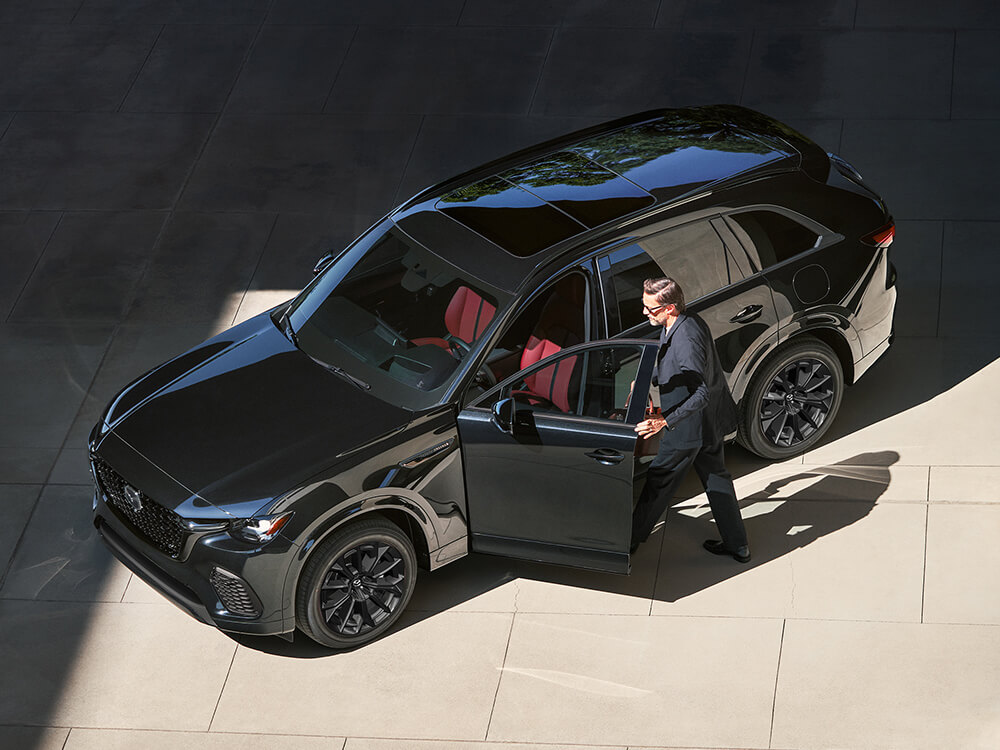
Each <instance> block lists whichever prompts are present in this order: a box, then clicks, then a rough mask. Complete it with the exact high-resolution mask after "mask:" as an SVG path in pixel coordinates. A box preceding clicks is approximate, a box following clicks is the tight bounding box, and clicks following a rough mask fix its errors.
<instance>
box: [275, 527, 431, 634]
mask: <svg viewBox="0 0 1000 750" xmlns="http://www.w3.org/2000/svg"><path fill="white" fill-rule="evenodd" d="M416 581H417V558H416V554H415V553H414V550H413V544H412V542H410V540H409V538H408V537H407V536H406V534H404V533H403V531H402V530H401V529H400V528H399V527H398V526H396V525H395V524H394V523H391V522H390V521H388V520H385V519H382V518H372V519H368V520H362V521H357V522H356V523H353V524H351V525H349V526H345V527H344V528H342V529H340V530H339V531H336V532H334V534H333V535H332V536H330V537H328V538H327V539H326V540H325V541H324V542H323V543H322V544H321V545H320V546H319V548H318V549H317V550H316V551H315V552H314V553H313V555H312V556H311V557H310V558H309V561H308V562H307V563H306V566H305V568H304V569H303V571H302V575H301V577H300V579H299V586H298V593H297V595H296V600H295V616H296V622H297V625H298V627H299V629H300V630H302V632H303V633H305V634H306V635H308V636H309V637H310V638H312V639H313V640H314V641H316V642H317V643H321V644H322V645H324V646H329V647H331V648H338V649H343V648H352V647H354V646H359V645H361V644H362V643H367V642H368V641H371V640H374V639H375V638H378V637H379V636H380V635H382V634H383V633H385V632H386V631H387V630H388V629H389V628H391V627H392V625H393V623H395V622H396V620H398V619H399V616H400V615H401V614H402V613H403V610H404V609H406V605H407V603H409V601H410V596H411V595H412V594H413V589H414V587H415V585H416Z"/></svg>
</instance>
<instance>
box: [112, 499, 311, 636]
mask: <svg viewBox="0 0 1000 750" xmlns="http://www.w3.org/2000/svg"><path fill="white" fill-rule="evenodd" d="M94 526H95V527H96V528H97V530H98V532H99V533H100V535H101V538H102V539H103V540H104V543H105V544H106V545H107V546H108V548H109V549H110V550H111V552H112V553H113V554H114V556H115V557H117V558H118V559H119V560H120V561H121V562H122V563H123V564H124V565H125V566H126V567H127V568H128V569H129V570H131V571H132V572H133V573H135V574H136V575H137V576H139V577H140V578H141V579H142V580H144V581H145V582H146V583H148V584H149V585H150V586H152V587H153V588H154V589H156V590H157V591H158V592H159V593H160V594H162V595H163V596H164V597H166V598H167V599H168V600H169V601H171V602H173V603H174V604H175V605H177V606H178V607H180V608H181V609H182V610H184V611H185V612H187V613H188V614H189V615H191V616H192V617H194V618H195V619H197V620H200V621H201V622H204V623H206V624H208V625H214V626H215V627H217V628H219V629H220V630H224V631H227V632H231V633H243V634H247V635H281V634H283V633H288V632H291V631H292V630H294V628H295V618H294V610H293V608H292V607H291V603H290V602H286V601H285V600H284V597H283V591H282V589H283V585H284V580H285V573H286V571H287V568H288V561H289V560H290V559H291V556H292V555H293V554H294V551H295V549H296V547H295V545H293V544H292V543H291V542H288V541H287V540H285V539H284V538H283V537H281V536H280V535H279V536H278V537H276V538H275V539H274V540H273V541H272V542H271V543H270V544H269V545H268V546H267V547H264V548H257V549H253V548H250V547H249V546H248V545H246V544H241V543H240V542H238V541H236V540H233V539H231V538H230V537H229V536H228V535H227V534H225V533H221V534H220V533H215V534H211V533H209V534H202V535H198V536H197V537H196V538H194V539H189V540H188V541H187V543H186V544H185V554H184V556H183V559H182V560H178V559H173V558H171V557H170V556H169V555H166V554H163V553H162V552H160V551H159V550H158V549H156V548H155V547H153V546H152V545H150V544H148V543H147V542H146V541H145V540H144V539H143V538H142V537H141V536H140V535H139V534H138V533H136V531H135V530H134V529H133V528H132V527H131V525H130V524H129V523H128V521H127V520H125V519H123V518H121V517H120V516H119V514H118V512H117V511H116V510H115V509H114V508H113V507H112V506H111V505H109V503H108V502H107V498H106V497H105V496H104V493H103V492H102V491H101V488H100V486H97V487H96V488H95V498H94ZM213 579H214V581H215V585H213ZM234 580H235V581H241V582H243V585H242V586H241V588H243V589H244V590H245V591H244V592H242V598H240V597H234V596H233V593H232V584H233V581H234ZM220 581H223V584H222V585H220ZM227 584H228V585H227ZM217 587H218V588H217ZM220 588H221V589H222V591H223V593H222V594H221V595H220V590H219V589H220ZM223 599H226V600H228V601H229V603H230V606H231V607H232V606H234V605H233V602H234V601H238V602H240V603H242V604H245V607H243V609H245V611H246V612H247V614H244V615H239V614H234V613H233V612H231V611H230V609H228V608H227V606H226V604H224V603H223V601H222V600H223Z"/></svg>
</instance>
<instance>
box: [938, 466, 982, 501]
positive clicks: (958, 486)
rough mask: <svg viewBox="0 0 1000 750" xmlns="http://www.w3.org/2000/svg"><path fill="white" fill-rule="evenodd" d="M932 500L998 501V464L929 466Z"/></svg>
mask: <svg viewBox="0 0 1000 750" xmlns="http://www.w3.org/2000/svg"><path fill="white" fill-rule="evenodd" d="M928 492H929V498H928V499H929V500H930V502H932V503H1000V467H998V466H932V467H931V476H930V487H929V490H928Z"/></svg>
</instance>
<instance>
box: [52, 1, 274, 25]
mask: <svg viewBox="0 0 1000 750" xmlns="http://www.w3.org/2000/svg"><path fill="white" fill-rule="evenodd" d="M46 1H47V2H48V1H49V0H46ZM77 4H78V5H80V11H79V12H78V13H77V15H76V19H75V22H76V23H101V24H121V23H155V24H166V23H226V24H248V23H254V24H255V23H260V22H261V21H262V20H263V18H264V15H265V14H266V13H267V5H268V0H226V1H225V2H222V3H206V2H202V0H129V2H127V3H123V2H120V0H83V3H82V5H81V4H80V3H79V2H78V3H77Z"/></svg>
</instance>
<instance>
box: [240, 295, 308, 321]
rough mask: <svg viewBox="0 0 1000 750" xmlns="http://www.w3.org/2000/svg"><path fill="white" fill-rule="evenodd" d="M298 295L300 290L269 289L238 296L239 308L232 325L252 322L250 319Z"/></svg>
mask: <svg viewBox="0 0 1000 750" xmlns="http://www.w3.org/2000/svg"><path fill="white" fill-rule="evenodd" d="M298 293H299V290H298V289H269V290H266V291H257V290H250V291H248V292H246V294H243V295H237V297H238V299H239V307H238V308H237V309H236V314H235V315H234V316H233V319H232V324H233V325H239V324H240V323H243V322H245V321H247V320H250V318H252V317H254V316H256V315H259V314H260V313H262V312H267V311H268V310H270V309H271V308H272V307H276V306H277V305H280V304H281V303H282V302H287V301H288V300H290V299H291V298H292V297H294V296H295V295H296V294H298Z"/></svg>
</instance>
